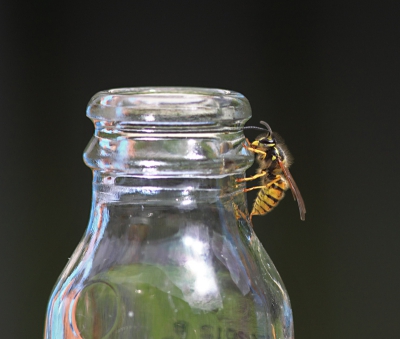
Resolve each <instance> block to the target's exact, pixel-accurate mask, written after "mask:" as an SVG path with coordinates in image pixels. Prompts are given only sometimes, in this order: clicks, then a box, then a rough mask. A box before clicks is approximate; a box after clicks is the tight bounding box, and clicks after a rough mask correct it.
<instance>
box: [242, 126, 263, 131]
mask: <svg viewBox="0 0 400 339" xmlns="http://www.w3.org/2000/svg"><path fill="white" fill-rule="evenodd" d="M243 129H256V130H258V131H263V132H269V131H268V130H266V129H265V128H262V127H257V126H245V127H243Z"/></svg>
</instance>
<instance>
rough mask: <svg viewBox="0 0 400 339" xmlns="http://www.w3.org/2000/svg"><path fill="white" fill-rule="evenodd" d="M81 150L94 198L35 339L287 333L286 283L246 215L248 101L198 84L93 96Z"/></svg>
mask: <svg viewBox="0 0 400 339" xmlns="http://www.w3.org/2000/svg"><path fill="white" fill-rule="evenodd" d="M87 113H88V116H89V117H90V118H91V119H92V120H93V121H94V124H95V127H96V130H95V135H94V136H93V138H92V140H91V141H90V143H89V145H88V147H87V149H86V150H85V153H84V159H85V162H86V164H87V165H88V166H89V167H91V168H92V170H93V205H92V211H91V218H90V221H89V225H88V228H87V230H86V232H85V234H84V237H83V239H82V240H81V242H80V243H79V244H78V247H77V249H76V250H75V252H74V254H73V256H72V257H71V259H70V261H69V263H68V265H67V266H66V268H65V269H64V271H63V272H62V274H61V276H60V278H59V280H58V282H57V283H56V286H55V288H54V290H53V293H52V295H51V298H50V302H49V306H48V311H47V318H46V327H45V336H44V337H45V339H64V338H65V339H67V338H68V339H72V338H80V339H106V338H107V339H125V338H140V339H144V338H148V339H151V338H154V339H173V338H182V339H196V338H204V339H222V338H227V339H245V338H249V339H258V338H260V339H269V338H271V339H277V338H281V339H288V338H293V320H292V312H291V308H290V302H289V298H288V295H287V293H286V290H285V287H284V285H283V283H282V281H281V278H280V277H279V274H278V272H277V271H276V269H275V267H274V265H273V263H272V261H271V260H270V258H269V257H268V255H267V253H266V252H265V250H264V248H263V246H262V245H261V244H260V242H259V241H258V239H257V237H256V235H255V233H254V232H253V230H252V228H251V226H250V224H249V222H248V211H247V202H246V196H245V194H244V193H243V188H244V186H243V184H237V183H236V181H235V179H236V178H239V177H243V176H244V172H245V170H246V169H247V168H248V167H249V166H250V165H251V163H252V161H253V155H252V154H250V153H248V151H247V150H246V149H244V148H243V145H242V144H243V142H244V136H243V133H242V127H243V125H244V124H245V122H246V121H247V120H248V119H249V118H250V106H249V104H248V102H247V100H246V98H244V97H243V96H242V95H240V94H239V93H235V92H230V91H224V90H212V89H201V88H132V89H117V90H110V91H104V92H100V93H98V94H97V95H95V96H94V97H93V98H92V100H91V101H90V102H89V106H88V110H87Z"/></svg>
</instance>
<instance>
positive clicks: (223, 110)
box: [86, 87, 251, 131]
mask: <svg viewBox="0 0 400 339" xmlns="http://www.w3.org/2000/svg"><path fill="white" fill-rule="evenodd" d="M86 113H87V116H88V117H89V118H90V119H91V120H93V121H94V123H95V126H96V128H104V127H107V128H110V127H111V128H112V127H115V128H118V129H142V128H146V127H147V128H150V129H159V130H160V131H162V130H168V129H170V130H173V129H176V128H178V129H180V130H181V129H190V128H196V129H198V128H200V129H206V130H210V129H212V130H215V129H219V130H226V129H240V128H242V127H243V126H244V124H245V123H246V121H247V120H248V119H250V117H251V108H250V104H249V102H248V100H247V99H246V98H245V97H244V96H243V95H242V94H240V93H238V92H234V91H229V90H223V89H210V88H198V87H136V88H117V89H110V90H106V91H101V92H98V93H97V94H96V95H94V96H93V97H92V99H91V100H90V101H89V104H88V107H87V111H86Z"/></svg>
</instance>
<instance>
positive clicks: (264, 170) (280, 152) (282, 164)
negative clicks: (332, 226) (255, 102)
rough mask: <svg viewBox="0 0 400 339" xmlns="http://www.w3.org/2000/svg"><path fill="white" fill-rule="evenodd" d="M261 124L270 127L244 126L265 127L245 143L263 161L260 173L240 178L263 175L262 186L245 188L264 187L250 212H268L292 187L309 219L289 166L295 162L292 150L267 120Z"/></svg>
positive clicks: (304, 213) (302, 215)
mask: <svg viewBox="0 0 400 339" xmlns="http://www.w3.org/2000/svg"><path fill="white" fill-rule="evenodd" d="M260 124H262V125H264V126H265V127H266V128H261V127H256V126H248V127H244V129H257V130H262V131H264V133H263V134H261V135H259V136H258V137H257V138H256V139H255V140H254V141H253V142H252V143H250V142H249V141H248V140H247V142H248V145H249V146H248V145H244V147H245V148H246V149H248V150H249V151H250V152H253V153H255V154H257V162H258V165H259V168H258V170H257V174H256V175H253V176H252V177H248V178H242V179H236V181H237V182H243V181H251V180H255V179H257V178H261V185H260V186H254V187H250V188H245V189H244V191H245V192H248V191H251V190H255V189H260V191H259V192H258V196H257V198H256V200H255V201H254V204H253V209H252V211H251V213H250V220H251V219H252V217H253V215H264V214H267V213H268V212H270V211H271V210H272V209H273V208H274V207H275V206H276V205H278V203H279V201H281V200H282V199H283V197H284V196H285V191H286V190H287V189H288V188H289V187H290V189H291V191H292V194H293V198H294V200H297V203H298V205H299V210H300V219H301V220H305V216H306V206H305V205H304V200H303V198H302V196H301V194H300V191H299V189H298V187H297V185H296V182H295V181H294V179H293V177H292V175H291V174H290V172H289V167H290V165H291V164H292V157H291V155H290V153H289V150H288V149H287V147H286V145H285V144H284V143H283V141H282V140H281V138H280V137H279V136H278V135H277V134H276V133H274V132H272V130H271V127H269V125H268V124H267V123H266V122H264V121H260Z"/></svg>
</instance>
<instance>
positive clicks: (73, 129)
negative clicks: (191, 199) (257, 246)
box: [0, 0, 400, 339]
mask: <svg viewBox="0 0 400 339" xmlns="http://www.w3.org/2000/svg"><path fill="white" fill-rule="evenodd" d="M261 5H262V6H261ZM399 10H400V4H399V2H397V1H392V2H389V1H376V2H375V4H372V3H371V2H368V3H367V2H361V1H360V2H359V3H356V2H351V1H350V2H349V1H334V2H333V1H332V2H324V1H311V2H302V1H272V2H271V1H266V2H261V1H260V2H252V1H246V2H244V1H242V2H232V1H231V2H224V1H191V0H186V1H130V2H127V1H126V2H123V1H107V2H105V1H98V2H92V3H91V2H82V3H78V2H76V3H74V2H72V1H68V2H66V1H65V2H57V1H53V2H45V1H31V2H28V1H26V2H22V1H8V2H5V1H2V2H0V114H1V138H2V139H1V140H2V141H1V153H0V154H1V161H0V169H1V172H0V173H1V177H0V182H1V188H0V189H1V195H0V197H1V204H0V213H1V214H0V217H1V228H0V230H1V236H0V267H1V274H0V287H1V299H0V305H1V307H0V310H1V313H0V336H1V338H12V339H20V338H41V337H42V332H43V324H44V316H45V310H46V305H47V301H48V297H49V294H50V292H51V289H52V287H53V284H54V283H55V281H56V279H57V277H58V274H59V273H60V272H61V270H62V268H63V267H64V266H65V264H66V262H67V260H68V257H69V256H70V255H71V253H72V251H73V250H74V249H75V246H76V245H77V243H78V241H79V240H80V238H81V236H82V234H83V232H84V229H85V227H86V224H87V221H88V217H89V209H90V203H91V172H90V170H89V169H88V168H86V167H85V165H84V164H83V162H82V160H81V157H82V152H83V149H84V147H85V146H86V144H87V142H88V141H89V139H90V137H91V135H92V133H93V126H92V124H91V122H90V121H89V120H88V119H87V118H86V117H85V107H86V104H87V102H88V100H89V99H90V97H91V96H92V95H93V94H94V93H96V92H97V91H99V90H103V89H108V88H113V87H127V86H168V85H170V86H200V87H217V88H225V89H231V90H235V91H238V92H241V93H243V94H244V95H245V96H246V97H247V98H248V99H249V100H250V103H251V105H252V109H253V118H252V120H251V123H252V124H257V123H258V121H259V120H261V119H262V120H266V121H268V122H269V123H270V125H271V126H272V128H273V129H275V130H277V131H278V132H279V133H280V134H281V135H282V136H283V137H284V138H285V140H286V142H287V144H288V146H289V148H290V150H291V152H292V153H293V155H294V158H295V164H294V165H293V167H292V174H293V176H294V178H295V179H296V181H297V184H298V186H299V187H300V189H301V192H302V194H303V197H304V200H305V201H306V205H307V212H308V213H307V217H306V219H307V220H306V221H305V222H301V221H300V219H299V215H298V209H297V206H296V203H295V202H293V200H292V199H291V197H290V195H289V196H288V197H287V198H286V199H284V201H283V202H282V203H281V204H280V206H279V207H278V208H277V209H276V210H275V211H274V212H273V213H271V214H269V215H268V216H265V217H262V218H261V217H255V218H254V222H255V229H256V232H257V234H258V235H259V237H260V239H261V241H262V242H263V244H264V246H265V247H266V249H267V251H268V253H269V254H270V256H271V257H272V259H273V260H274V263H275V265H276V266H277V268H278V270H279V272H280V274H281V276H282V278H283V280H284V282H285V284H286V287H287V289H288V291H289V294H290V297H291V301H292V306H293V312H294V319H295V333H296V338H297V339H306V338H307V339H321V338H324V339H330V338H340V339H354V338H363V339H364V338H365V339H366V338H396V337H398V333H399V329H400V328H399V327H400V326H399V324H400V319H399V316H400V311H399V304H400V298H399V296H400V293H399V289H400V274H399V258H400V251H399V241H400V232H399V226H400V206H399V188H400V187H399V186H400V185H399V178H398V167H399V163H400V159H399V152H398V148H399V146H400V136H399V135H400V133H399V129H400V124H399V104H400V102H399V99H398V98H399V90H400V86H399V84H400V81H399V75H400V74H399V71H400V67H399V61H400V53H399V52H400V48H399V42H400V25H399ZM256 134H257V133H254V134H252V133H249V134H248V136H249V137H250V138H253V137H254V136H255V135H256ZM253 198H254V195H249V201H250V202H251V201H252V200H253ZM396 334H397V335H396Z"/></svg>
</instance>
